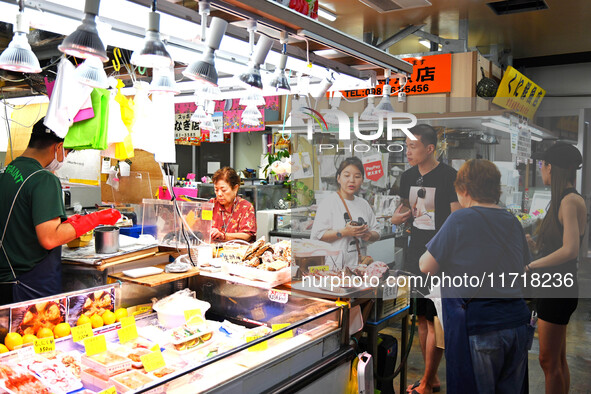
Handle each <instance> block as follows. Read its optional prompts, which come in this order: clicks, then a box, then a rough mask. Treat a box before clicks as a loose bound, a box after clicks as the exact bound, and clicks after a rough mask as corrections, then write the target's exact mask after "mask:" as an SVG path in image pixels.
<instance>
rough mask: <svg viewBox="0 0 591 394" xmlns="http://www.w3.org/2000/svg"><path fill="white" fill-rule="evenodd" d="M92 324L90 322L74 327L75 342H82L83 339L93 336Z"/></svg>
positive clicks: (73, 336) (73, 338)
mask: <svg viewBox="0 0 591 394" xmlns="http://www.w3.org/2000/svg"><path fill="white" fill-rule="evenodd" d="M93 336H94V332H92V326H91V325H90V323H86V324H83V325H81V326H76V327H72V340H73V341H74V342H80V341H82V340H83V339H86V338H89V337H93Z"/></svg>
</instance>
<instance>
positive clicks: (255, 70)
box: [238, 36, 273, 89]
mask: <svg viewBox="0 0 591 394" xmlns="http://www.w3.org/2000/svg"><path fill="white" fill-rule="evenodd" d="M272 46H273V40H272V39H270V38H269V37H267V36H261V37H260V38H259V41H258V42H257V45H256V47H255V49H254V53H253V55H252V56H251V58H250V62H249V64H248V65H249V67H248V70H247V71H246V72H245V73H243V74H240V75H239V76H238V80H239V81H240V82H242V84H244V85H245V86H252V87H253V88H256V89H262V88H263V80H262V78H261V64H263V63H264V62H265V59H266V58H267V55H268V54H269V51H270V50H271V47H272Z"/></svg>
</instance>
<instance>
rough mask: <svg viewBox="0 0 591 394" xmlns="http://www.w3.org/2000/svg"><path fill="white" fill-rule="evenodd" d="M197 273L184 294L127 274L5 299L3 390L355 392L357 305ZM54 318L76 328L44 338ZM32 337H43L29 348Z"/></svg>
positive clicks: (1, 317)
mask: <svg viewBox="0 0 591 394" xmlns="http://www.w3.org/2000/svg"><path fill="white" fill-rule="evenodd" d="M188 282H189V288H187V289H184V290H181V291H180V292H176V293H173V294H172V295H171V294H170V287H169V286H166V285H163V286H160V287H161V288H160V289H158V287H156V288H155V292H147V293H146V292H145V291H139V289H141V290H146V289H148V290H149V289H152V288H147V287H145V286H140V285H137V284H133V283H127V282H124V283H114V284H111V285H106V286H100V287H95V288H91V289H85V290H81V291H76V292H71V293H64V294H60V295H57V296H53V297H49V298H45V299H38V300H32V301H29V302H23V303H19V304H12V305H7V306H3V307H0V340H2V342H3V343H4V342H5V341H8V342H7V343H10V344H11V346H10V348H11V349H12V350H11V351H9V352H7V353H3V354H1V355H0V391H2V390H8V391H9V392H24V391H26V387H30V386H27V385H34V386H35V389H34V391H35V392H37V393H43V392H64V393H66V392H71V391H74V390H80V389H82V388H84V389H85V390H87V391H81V392H84V393H93V392H98V391H101V390H105V389H108V388H110V387H114V388H115V389H116V390H117V392H151V393H196V392H221V393H225V392H227V393H230V392H231V393H252V392H263V391H266V390H275V389H278V388H287V387H289V388H290V389H293V390H299V389H302V388H304V387H306V388H308V389H311V390H312V391H313V392H317V391H320V390H326V389H327V388H329V390H330V391H333V392H344V390H345V388H346V385H347V383H348V380H349V373H350V361H351V360H352V359H353V358H354V357H355V353H354V352H353V350H352V348H350V346H349V345H348V339H349V338H348V333H347V332H345V331H347V328H344V329H343V325H342V321H348V312H349V310H348V309H347V308H346V307H339V306H337V305H336V304H335V303H334V302H331V301H326V300H322V299H318V298H308V297H298V296H295V295H292V294H291V293H290V292H288V291H281V290H276V289H262V288H256V287H249V286H244V285H236V284H233V283H231V282H228V281H225V280H219V279H215V278H208V277H201V276H195V277H192V278H189V280H188ZM154 295H155V296H156V297H155V298H158V300H155V301H156V302H155V303H154V304H152V302H151V301H150V297H151V296H154ZM194 297H196V298H194ZM152 306H153V309H152ZM49 311H53V312H52V313H53V315H52V320H51V321H48V320H47V316H45V315H43V313H49ZM124 315H127V316H124ZM133 315H135V316H134V317H131V316H133ZM100 316H102V317H100ZM115 316H116V317H117V320H114V319H115ZM98 320H101V321H100V324H98V323H97V324H95V322H97V321H98ZM37 323H39V324H37ZM49 323H50V324H49ZM47 324H49V325H50V326H51V327H49V329H50V330H53V332H54V333H55V335H58V333H59V334H60V336H61V335H65V331H63V330H62V331H60V330H61V329H60V330H58V329H57V328H56V327H58V326H59V327H61V328H64V327H65V326H66V325H69V326H70V327H71V328H70V329H69V330H71V331H70V333H69V334H68V335H65V336H63V337H60V338H58V339H55V340H53V338H51V339H49V338H37V336H42V334H41V332H42V331H41V330H42V329H43V327H46V326H47ZM345 326H347V325H345ZM47 327H48V326H47ZM92 327H95V328H94V329H93V328H92ZM26 334H29V339H30V338H32V337H31V336H32V335H35V336H36V337H35V338H37V339H36V340H34V341H33V342H31V343H30V344H28V345H21V342H22V338H24V337H25V336H26ZM44 335H46V334H43V336H44ZM18 337H20V338H21V342H19V340H18ZM7 338H8V339H7ZM15 338H17V339H15ZM74 339H75V340H76V342H74Z"/></svg>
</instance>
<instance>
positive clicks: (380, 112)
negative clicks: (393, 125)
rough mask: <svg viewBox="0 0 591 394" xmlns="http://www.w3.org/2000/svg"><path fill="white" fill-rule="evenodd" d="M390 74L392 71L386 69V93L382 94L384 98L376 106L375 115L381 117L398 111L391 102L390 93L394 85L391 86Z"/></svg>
mask: <svg viewBox="0 0 591 394" xmlns="http://www.w3.org/2000/svg"><path fill="white" fill-rule="evenodd" d="M390 76H391V71H390V70H386V83H385V84H384V93H383V95H382V99H381V100H380V102H379V103H378V105H377V106H376V109H375V111H374V115H375V116H378V117H380V118H385V117H387V116H388V115H389V114H393V113H395V112H396V111H395V110H394V107H392V103H391V102H390V94H391V93H392V86H390Z"/></svg>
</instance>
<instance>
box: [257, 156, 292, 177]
mask: <svg viewBox="0 0 591 394" xmlns="http://www.w3.org/2000/svg"><path fill="white" fill-rule="evenodd" d="M266 157H267V163H268V164H267V165H266V166H265V168H264V169H263V172H264V173H265V176H266V177H269V175H273V176H275V178H276V180H278V181H284V180H285V179H286V178H289V176H290V175H291V159H290V154H289V151H288V150H287V149H282V150H278V151H277V152H276V153H267V155H266Z"/></svg>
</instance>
